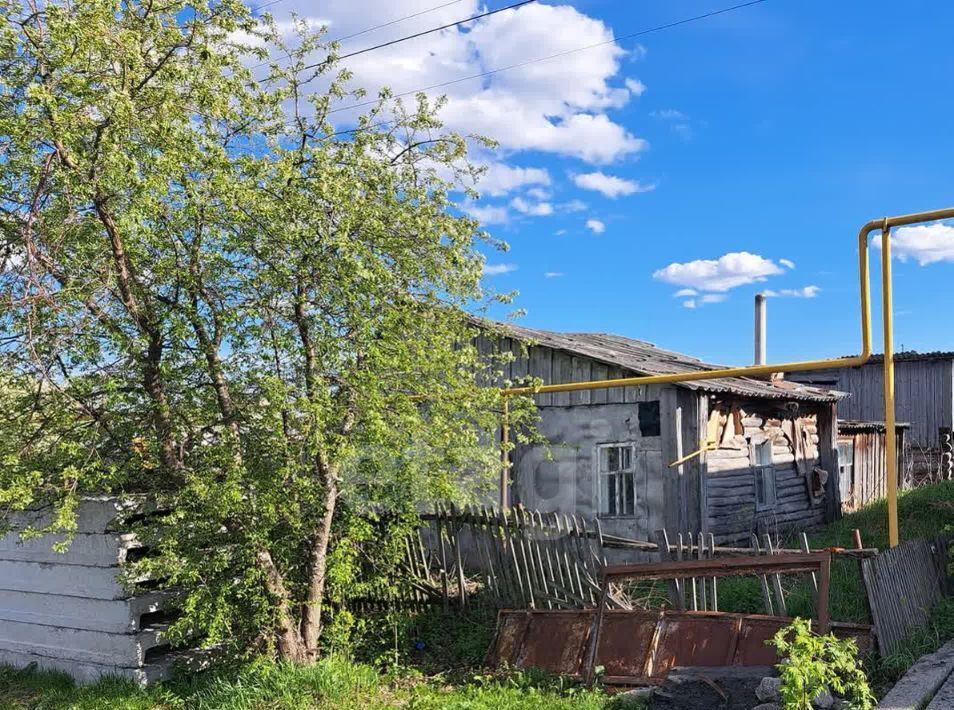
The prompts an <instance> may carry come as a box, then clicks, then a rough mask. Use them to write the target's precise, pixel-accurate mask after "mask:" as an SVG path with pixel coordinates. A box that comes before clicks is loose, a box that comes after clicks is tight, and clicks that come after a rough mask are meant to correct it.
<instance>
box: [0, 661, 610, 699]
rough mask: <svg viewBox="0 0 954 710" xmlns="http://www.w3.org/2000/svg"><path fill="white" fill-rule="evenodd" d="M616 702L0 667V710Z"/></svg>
mask: <svg viewBox="0 0 954 710" xmlns="http://www.w3.org/2000/svg"><path fill="white" fill-rule="evenodd" d="M610 704H611V701H610V700H609V699H608V698H607V697H606V696H605V695H603V694H602V693H599V692H596V691H587V690H584V689H582V688H579V687H576V686H569V687H560V685H559V681H555V680H543V679H541V678H536V677H533V676H532V675H530V674H520V675H517V676H511V677H510V678H484V679H481V678H479V677H478V678H476V679H474V680H472V681H471V682H469V683H466V684H461V685H456V686H452V685H449V684H446V683H443V682H442V681H441V680H440V678H436V679H435V678H432V679H429V680H423V679H420V678H414V674H413V673H406V672H405V673H403V674H402V675H401V676H400V677H391V676H386V675H381V674H380V673H379V672H378V671H377V670H375V668H373V667H372V666H369V665H364V664H360V663H355V662H353V661H350V660H346V659H343V658H336V657H329V658H325V659H324V660H322V661H320V662H319V663H317V664H315V665H313V666H309V667H303V668H299V667H292V666H277V665H274V664H271V663H258V664H252V665H249V666H246V667H244V668H242V669H241V670H239V671H237V672H231V673H229V672H221V673H218V674H203V675H201V676H198V677H196V678H194V679H193V680H192V681H191V682H183V681H180V682H177V683H169V684H164V685H161V686H154V687H152V688H149V689H146V690H142V689H140V688H137V687H136V686H135V685H133V684H131V683H128V682H123V681H116V680H109V681H101V682H100V683H97V684H96V685H93V686H87V687H84V688H76V687H74V686H73V684H72V682H71V681H70V679H69V678H67V677H65V676H61V675H58V674H53V673H23V672H21V671H13V670H11V669H4V668H2V667H0V707H2V708H10V709H11V710H14V709H15V710H26V709H30V710H66V709H67V708H68V709H69V710H99V709H100V708H114V709H116V710H180V709H181V710H186V709H188V710H226V709H227V710H253V709H254V710H265V708H268V710H305V709H306V708H307V709H311V708H328V709H329V710H330V709H331V708H335V709H337V708H341V709H342V710H344V709H352V708H355V709H357V708H360V709H361V710H377V709H379V708H393V707H407V708H415V710H438V709H439V708H456V709H458V710H478V709H480V710H483V709H486V710H491V709H496V708H501V709H502V710H531V709H535V708H540V707H547V708H555V709H557V710H560V709H561V708H566V709H567V710H569V708H574V709H577V708H579V709H580V710H591V709H592V710H597V708H606V707H609V706H610Z"/></svg>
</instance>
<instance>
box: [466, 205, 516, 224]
mask: <svg viewBox="0 0 954 710" xmlns="http://www.w3.org/2000/svg"><path fill="white" fill-rule="evenodd" d="M460 209H461V210H462V211H463V212H464V214H466V215H467V216H468V217H473V218H474V219H476V220H477V221H478V222H480V223H481V224H503V223H504V222H506V221H507V220H508V218H509V215H508V214H507V208H506V207H502V206H500V205H478V204H477V203H476V202H470V201H467V202H464V204H462V205H461V206H460Z"/></svg>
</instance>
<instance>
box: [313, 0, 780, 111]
mask: <svg viewBox="0 0 954 710" xmlns="http://www.w3.org/2000/svg"><path fill="white" fill-rule="evenodd" d="M765 1H766V0H750V2H744V3H740V4H738V5H732V6H731V7H725V8H722V9H721V10H713V11H712V12H707V13H705V14H702V15H695V16H693V17H687V18H685V19H682V20H676V21H675V22H668V23H666V24H664V25H657V26H655V27H649V28H647V29H644V30H639V31H638V32H633V33H630V34H626V35H623V36H621V37H614V38H613V39H608V40H605V41H603V42H597V43H595V44H588V45H586V46H583V47H576V48H575V49H568V50H565V51H563V52H557V53H556V54H550V55H548V56H546V57H538V58H536V59H528V60H526V61H524V62H517V63H516V64H510V65H508V66H505V67H500V68H498V69H490V70H488V71H485V72H480V73H479V74H471V75H470V76H464V77H461V78H459V79H451V80H450V81H442V82H439V83H437V84H431V85H430V86H425V87H422V88H420V89H413V90H411V91H403V92H401V93H399V94H394V96H393V97H392V98H400V97H403V96H411V95H413V94H418V93H420V92H422V91H431V90H432V89H440V88H443V87H445V86H453V85H454V84H460V83H462V82H465V81H470V80H471V79H480V78H483V77H486V76H493V75H494V74H499V73H501V72H505V71H509V70H511V69H519V68H520V67H525V66H528V65H530V64H536V63H538V62H546V61H549V60H551V59H557V58H559V57H565V56H567V55H569V54H576V53H577V52H584V51H586V50H589V49H596V48H597V47H604V46H606V45H608V44H618V43H619V42H622V41H624V40H628V39H634V38H636V37H642V36H643V35H648V34H650V33H652V32H660V31H662V30H668V29H671V28H673V27H678V26H679V25H685V24H688V23H690V22H698V21H699V20H706V19H708V18H710V17H715V16H716V15H723V14H725V13H727V12H733V11H735V10H741V9H742V8H746V7H751V6H752V5H758V4H760V3H763V2H765ZM377 103H378V102H377V101H364V102H361V103H357V104H352V105H350V106H342V107H341V108H336V109H332V110H331V111H328V113H329V114H332V113H339V112H341V111H350V110H352V109H356V108H362V107H364V106H372V105H374V104H377Z"/></svg>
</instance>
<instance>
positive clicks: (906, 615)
mask: <svg viewBox="0 0 954 710" xmlns="http://www.w3.org/2000/svg"><path fill="white" fill-rule="evenodd" d="M950 543H951V536H950V535H947V536H942V537H939V538H936V539H932V540H908V541H906V542H902V543H901V544H900V545H898V546H897V547H895V548H894V549H890V550H885V551H884V552H882V553H881V554H880V555H878V556H877V557H873V558H871V559H867V560H864V561H862V563H861V572H862V578H863V580H864V584H865V590H866V591H867V594H868V604H869V607H870V608H871V615H872V618H873V621H874V626H875V633H876V636H877V638H878V648H879V650H880V651H881V653H882V655H887V654H890V653H892V652H894V651H895V650H896V649H897V648H898V646H899V645H900V643H901V641H903V640H904V639H905V638H906V637H907V636H909V635H910V634H911V632H912V631H913V630H914V629H916V628H919V627H923V626H925V625H926V624H927V623H928V621H929V618H930V614H931V610H932V609H933V608H934V606H935V605H937V603H938V602H940V601H941V599H942V598H943V596H944V595H945V594H946V593H948V592H949V590H948V589H947V587H948V586H949V585H948V570H947V559H948V554H947V553H948V549H947V548H948V545H950Z"/></svg>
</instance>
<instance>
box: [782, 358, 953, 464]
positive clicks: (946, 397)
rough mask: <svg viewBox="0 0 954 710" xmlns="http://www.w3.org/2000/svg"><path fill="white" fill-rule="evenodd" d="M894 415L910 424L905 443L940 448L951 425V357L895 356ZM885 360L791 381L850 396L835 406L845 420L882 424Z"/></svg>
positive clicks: (797, 375) (803, 374) (804, 374)
mask: <svg viewBox="0 0 954 710" xmlns="http://www.w3.org/2000/svg"><path fill="white" fill-rule="evenodd" d="M894 359H895V365H894V396H895V416H896V418H897V420H898V421H905V422H909V423H910V427H909V429H908V430H907V441H908V444H909V445H910V446H914V447H916V448H918V449H925V450H934V449H937V448H938V444H939V440H938V435H939V432H940V431H941V430H945V431H950V430H951V427H952V426H954V352H930V353H920V352H916V351H907V352H900V353H897V354H896V355H895V356H894ZM883 368H884V357H883V356H882V355H880V354H875V355H872V356H871V359H870V360H868V362H866V363H865V364H864V365H861V366H858V367H848V368H844V369H838V370H816V371H814V372H796V373H793V374H792V375H791V376H790V377H789V379H791V380H793V381H796V382H802V383H804V384H807V385H812V386H815V387H827V388H829V389H832V390H836V391H838V392H846V393H848V395H849V396H848V397H846V398H844V399H842V400H841V401H839V403H838V417H839V418H840V419H844V420H846V421H857V422H861V421H878V420H883V419H884V370H883Z"/></svg>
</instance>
